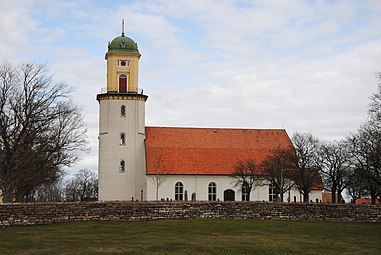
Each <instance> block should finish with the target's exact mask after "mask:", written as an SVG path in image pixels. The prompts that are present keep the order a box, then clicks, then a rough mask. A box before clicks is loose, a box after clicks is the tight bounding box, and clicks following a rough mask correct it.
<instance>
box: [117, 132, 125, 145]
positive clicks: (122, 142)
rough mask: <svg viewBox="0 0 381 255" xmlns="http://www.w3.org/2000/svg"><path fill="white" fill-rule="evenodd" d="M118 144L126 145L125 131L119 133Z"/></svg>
mask: <svg viewBox="0 0 381 255" xmlns="http://www.w3.org/2000/svg"><path fill="white" fill-rule="evenodd" d="M119 144H120V145H126V134H125V133H121V134H120V143H119Z"/></svg>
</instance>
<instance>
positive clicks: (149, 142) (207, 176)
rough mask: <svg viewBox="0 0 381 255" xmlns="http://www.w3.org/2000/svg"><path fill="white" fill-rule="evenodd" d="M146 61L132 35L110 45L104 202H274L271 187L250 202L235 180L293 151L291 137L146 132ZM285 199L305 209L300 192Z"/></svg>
mask: <svg viewBox="0 0 381 255" xmlns="http://www.w3.org/2000/svg"><path fill="white" fill-rule="evenodd" d="M122 26H123V25H122ZM140 56H141V55H140V52H139V50H138V46H137V44H136V43H135V42H134V41H133V40H132V39H131V38H129V37H127V36H125V35H124V28H122V34H121V36H119V37H116V38H114V39H113V40H112V41H111V42H109V44H108V50H107V52H106V55H105V59H106V61H107V88H106V90H105V91H102V93H101V94H98V95H97V101H98V102H99V137H98V139H99V159H98V160H99V161H98V177H99V200H100V201H131V200H139V201H146V200H173V201H187V200H188V201H246V200H250V201H273V200H274V189H273V187H272V186H271V184H270V183H267V184H266V183H264V184H263V185H261V186H259V187H255V188H254V189H253V190H252V191H251V193H250V197H249V198H248V197H246V196H247V194H245V193H244V192H243V191H242V189H241V188H240V187H237V186H236V185H235V183H234V182H233V179H232V177H231V174H232V173H233V172H234V167H235V166H236V165H237V164H238V163H239V162H240V161H242V162H244V161H247V160H254V161H255V163H256V164H260V163H261V162H263V160H265V159H266V157H268V156H269V155H271V153H273V150H274V149H276V148H284V149H286V148H292V143H291V140H290V138H289V137H288V135H287V133H286V131H285V130H284V129H234V128H184V127H148V126H146V125H145V103H146V101H147V99H148V96H147V95H145V94H143V91H142V90H141V89H140V88H139V83H138V69H139V60H140ZM322 190H323V188H322V185H315V186H314V188H313V190H312V191H311V193H310V199H311V200H312V201H313V202H320V201H321V200H322ZM284 197H285V201H289V202H301V201H303V200H302V196H301V194H300V193H299V192H298V190H296V189H291V190H289V191H288V192H287V194H284Z"/></svg>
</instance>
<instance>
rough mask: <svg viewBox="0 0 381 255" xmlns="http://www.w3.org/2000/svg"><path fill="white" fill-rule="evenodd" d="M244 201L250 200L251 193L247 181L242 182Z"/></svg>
mask: <svg viewBox="0 0 381 255" xmlns="http://www.w3.org/2000/svg"><path fill="white" fill-rule="evenodd" d="M242 201H250V193H249V187H248V184H247V183H243V184H242Z"/></svg>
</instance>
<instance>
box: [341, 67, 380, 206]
mask: <svg viewBox="0 0 381 255" xmlns="http://www.w3.org/2000/svg"><path fill="white" fill-rule="evenodd" d="M376 78H377V79H378V89H377V92H376V93H374V94H373V95H372V97H371V102H370V104H369V109H368V119H367V121H366V122H365V123H364V124H363V125H362V126H361V127H360V128H359V130H358V133H357V134H354V135H352V136H351V137H349V138H348V141H349V144H350V145H351V146H350V147H351V152H352V158H353V159H354V164H355V168H354V169H355V171H359V172H360V173H354V174H353V177H360V178H362V179H363V180H358V181H352V184H356V183H357V184H361V185H362V184H363V183H364V182H363V181H364V180H365V182H366V184H367V192H368V195H370V197H371V199H372V203H373V204H375V203H376V199H377V198H378V199H381V156H380V155H381V73H380V72H379V73H377V74H376ZM353 177H352V178H353Z"/></svg>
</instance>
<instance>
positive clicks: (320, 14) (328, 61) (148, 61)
mask: <svg viewBox="0 0 381 255" xmlns="http://www.w3.org/2000/svg"><path fill="white" fill-rule="evenodd" d="M122 18H124V19H125V24H126V29H125V34H126V36H128V37H130V38H132V39H133V40H134V41H135V42H137V43H138V46H139V51H140V53H141V54H142V57H141V59H140V66H139V86H140V87H141V88H143V89H144V93H145V94H147V95H148V96H149V98H148V101H147V102H146V124H147V125H150V126H181V127H183V126H184V127H232V128H285V129H286V130H287V132H288V134H289V135H290V136H291V135H292V134H293V133H294V132H295V131H298V132H310V133H312V134H313V135H315V136H317V137H318V138H321V139H327V140H333V139H341V138H343V137H345V136H346V135H348V134H349V133H350V132H355V131H356V129H357V128H358V127H359V125H360V124H361V122H362V121H363V120H364V119H365V117H366V111H367V105H368V103H369V97H370V96H371V94H372V93H374V92H376V88H377V80H376V79H375V73H376V72H379V71H381V29H380V24H381V1H379V0H374V1H366V0H362V1H347V0H345V1H312V0H311V1H296V0H295V1H293V0H278V1H271V0H263V1H254V0H252V1H249V0H248V1H244V0H242V1H233V0H202V1H201V0H189V1H188V0H185V1H166V0H162V1H159V0H158V1H155V0H149V1H117V0H113V1H90V0H89V1H82V0H77V1H65V0H59V1H54V0H41V1H37V0H36V1H31V0H24V1H23V0H12V1H9V0H0V59H5V60H8V61H10V62H12V63H14V64H17V63H20V62H29V61H36V62H38V63H44V64H46V65H47V67H48V69H49V70H50V72H51V73H52V74H53V76H54V79H55V80H56V81H64V82H67V83H68V84H70V85H71V86H74V87H75V88H77V90H76V92H75V93H74V95H73V96H74V100H75V101H76V102H77V103H79V104H81V105H82V106H83V109H84V117H85V121H86V123H87V128H88V138H89V142H90V146H91V148H92V149H91V151H90V152H89V153H87V154H84V155H83V157H82V160H81V161H80V162H79V164H78V165H76V166H75V167H74V168H73V171H76V170H79V169H81V168H88V169H91V170H97V153H98V151H97V146H98V144H97V143H98V140H97V135H98V134H97V133H98V102H97V101H96V99H95V98H96V94H98V93H100V92H101V88H102V87H106V62H105V59H104V54H105V53H106V51H107V43H108V42H109V41H111V40H112V39H113V38H115V37H117V36H120V34H121V19H122Z"/></svg>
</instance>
